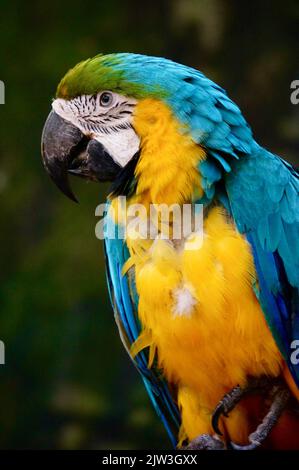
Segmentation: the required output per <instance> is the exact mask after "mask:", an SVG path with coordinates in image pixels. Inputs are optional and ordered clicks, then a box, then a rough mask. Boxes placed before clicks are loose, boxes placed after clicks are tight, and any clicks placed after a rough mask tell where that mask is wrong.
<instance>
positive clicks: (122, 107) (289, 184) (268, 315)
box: [42, 53, 299, 450]
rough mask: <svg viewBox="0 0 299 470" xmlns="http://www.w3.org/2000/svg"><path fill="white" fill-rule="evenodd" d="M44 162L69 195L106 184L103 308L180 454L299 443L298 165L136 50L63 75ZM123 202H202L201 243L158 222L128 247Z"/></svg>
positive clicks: (201, 78)
mask: <svg viewBox="0 0 299 470" xmlns="http://www.w3.org/2000/svg"><path fill="white" fill-rule="evenodd" d="M42 158H43V163H44V166H45V168H46V170H47V172H48V173H49V175H50V176H51V178H52V179H53V180H54V182H55V183H56V185H57V186H58V188H60V190H62V191H63V193H65V195H67V196H69V197H70V198H71V199H73V200H76V198H75V196H74V194H73V192H72V190H71V186H70V183H69V175H75V176H79V177H82V178H86V179H89V180H93V181H96V182H100V181H111V182H112V186H111V191H110V194H109V195H108V198H107V206H106V216H105V219H106V220H105V224H106V225H105V234H106V235H105V241H104V244H105V253H106V266H107V282H108V286H109V291H110V298H111V302H112V306H113V310H114V315H115V319H116V323H117V326H118V329H119V333H120V337H121V339H122V341H123V343H124V346H125V348H126V350H127V352H128V353H129V355H130V357H131V359H132V361H133V362H134V364H135V365H136V367H137V369H138V371H139V372H140V374H141V376H142V379H143V381H144V384H145V387H146V389H147V392H148V393H149V396H150V398H151V400H152V402H153V404H154V407H155V409H156V411H157V412H158V415H159V417H160V418H161V420H162V422H163V423H164V425H165V427H166V430H167V432H168V434H169V436H170V439H171V441H172V443H173V445H174V446H179V447H180V446H183V447H187V448H189V449H227V448H233V449H241V450H242V449H255V448H257V447H261V448H275V449H285V448H293V449H294V448H295V449H299V413H298V411H299V406H298V400H299V365H298V364H299V354H298V344H299V341H298V340H299V296H298V288H299V243H298V236H299V200H298V192H299V173H298V171H297V170H296V169H295V168H294V167H292V166H291V165H290V164H289V163H288V162H286V161H284V160H283V159H281V158H280V157H278V156H277V155H274V154H273V153H271V152H270V151H268V150H266V149H265V148H263V147H261V146H260V145H259V144H258V143H257V142H256V141H255V139H254V137H253V134H252V131H251V128H250V127H249V125H248V124H247V122H246V120H245V119H244V117H243V115H242V113H241V111H240V109H239V108H238V106H237V105H236V104H235V103H234V102H233V101H232V100H231V99H230V98H229V97H228V95H227V93H226V92H225V90H223V89H222V88H221V87H220V86H218V85H217V84H215V83H214V82H213V81H211V80H210V79H208V78H207V77H206V76H205V75H204V74H203V73H201V72H200V71H198V70H195V69H193V68H190V67H187V66H184V65H181V64H178V63H175V62H173V61H171V60H168V59H164V58H160V57H148V56H144V55H138V54H131V53H117V54H109V55H97V56H96V57H94V58H91V59H88V60H85V61H83V62H80V63H79V64H77V65H76V66H75V67H74V68H72V69H71V70H69V71H68V72H67V73H66V75H65V76H64V77H63V78H62V80H61V82H60V83H59V85H58V88H57V93H56V97H55V99H54V100H53V102H52V110H51V112H50V114H49V116H48V118H47V121H46V123H45V126H44V130H43V135H42ZM119 196H122V197H126V201H127V209H128V208H130V207H131V206H132V205H133V204H139V205H140V204H141V205H143V207H146V208H148V207H149V206H150V205H154V206H155V205H158V204H166V205H168V206H170V205H173V204H178V205H179V207H182V206H183V205H184V204H191V205H192V207H193V206H195V205H197V204H201V207H203V227H202V229H203V235H202V237H201V240H199V238H200V234H199V232H198V231H197V230H193V231H192V230H191V231H190V233H187V234H185V235H184V236H182V237H181V239H180V240H174V239H173V238H172V237H171V236H170V237H169V238H168V239H167V238H165V237H164V236H163V228H162V226H161V224H160V225H159V224H158V226H157V233H156V236H154V237H152V238H149V237H147V238H142V237H133V236H132V233H131V231H130V230H127V231H122V229H123V227H124V213H123V211H122V210H117V209H116V207H115V201H116V200H117V198H118V197H119ZM146 221H148V219H146ZM170 223H171V222H170ZM120 228H121V230H120V233H121V236H120V235H119V231H118V230H119V229H120ZM114 230H115V231H117V234H118V235H117V236H115V237H112V236H108V235H107V234H108V233H110V234H111V233H113V231H114ZM199 241H200V243H197V242H199ZM190 243H191V244H192V243H195V245H194V246H193V249H190ZM187 245H188V247H187Z"/></svg>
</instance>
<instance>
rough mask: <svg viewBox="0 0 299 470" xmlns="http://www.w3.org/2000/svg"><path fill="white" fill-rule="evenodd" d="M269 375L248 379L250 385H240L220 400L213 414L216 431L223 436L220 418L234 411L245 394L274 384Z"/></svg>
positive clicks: (213, 424) (213, 425)
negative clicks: (242, 386)
mask: <svg viewBox="0 0 299 470" xmlns="http://www.w3.org/2000/svg"><path fill="white" fill-rule="evenodd" d="M273 383H274V382H273V381H272V382H271V381H270V380H269V379H268V378H267V377H261V378H259V379H255V378H251V379H250V380H249V381H248V385H247V386H246V387H244V388H241V387H240V386H239V385H237V386H236V387H234V388H232V389H231V390H230V391H229V392H228V393H226V394H225V395H224V396H223V398H222V399H221V400H220V402H219V403H218V405H217V406H216V408H215V410H214V412H213V415H212V427H213V429H214V431H215V432H216V433H217V434H218V435H220V436H222V433H221V431H220V429H219V420H220V418H221V416H225V417H226V418H227V417H228V414H229V412H230V411H232V410H233V409H234V408H235V406H236V405H237V404H238V403H239V402H240V401H241V399H242V398H244V396H246V395H248V394H250V393H254V392H256V391H257V390H259V389H262V390H265V389H267V388H269V386H270V385H273Z"/></svg>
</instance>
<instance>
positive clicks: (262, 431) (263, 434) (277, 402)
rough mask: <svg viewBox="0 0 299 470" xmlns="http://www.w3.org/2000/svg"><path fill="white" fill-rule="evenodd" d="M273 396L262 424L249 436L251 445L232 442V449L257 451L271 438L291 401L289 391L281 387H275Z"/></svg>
mask: <svg viewBox="0 0 299 470" xmlns="http://www.w3.org/2000/svg"><path fill="white" fill-rule="evenodd" d="M271 394H272V397H273V401H272V404H271V406H270V409H269V411H268V413H267V414H266V416H265V417H264V419H263V421H262V422H261V424H259V426H258V427H257V428H256V430H255V431H254V432H253V433H251V434H249V436H248V440H249V444H248V445H244V446H241V445H238V444H235V443H234V442H230V443H229V447H230V448H232V449H234V450H254V449H257V448H258V447H259V446H260V445H261V444H262V443H263V442H264V440H265V439H266V438H267V437H268V436H269V434H270V432H271V431H272V429H273V427H274V426H275V424H276V423H277V421H278V419H279V417H280V416H281V414H282V412H283V411H284V409H285V408H286V406H287V403H288V401H289V399H290V392H289V390H287V389H286V388H285V387H283V386H281V385H276V386H274V387H273V389H272V390H271Z"/></svg>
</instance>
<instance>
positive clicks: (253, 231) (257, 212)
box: [226, 147, 299, 386]
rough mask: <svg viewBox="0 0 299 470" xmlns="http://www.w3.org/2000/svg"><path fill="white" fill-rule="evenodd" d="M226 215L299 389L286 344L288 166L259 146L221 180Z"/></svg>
mask: <svg viewBox="0 0 299 470" xmlns="http://www.w3.org/2000/svg"><path fill="white" fill-rule="evenodd" d="M226 188H227V192H228V197H229V200H230V205H231V209H232V215H233V217H234V220H235V222H236V225H237V226H238V228H239V230H240V232H241V233H244V234H246V236H247V239H248V241H249V242H250V244H251V246H252V250H253V255H254V260H255V265H256V269H257V274H258V280H259V291H260V293H259V299H260V302H261V305H262V307H263V310H264V313H265V316H266V318H267V321H268V324H269V326H270V328H271V330H272V332H273V335H274V337H275V339H276V342H277V344H278V346H279V348H280V351H281V353H282V354H283V356H284V358H285V360H286V362H287V364H288V366H289V369H290V371H291V373H292V375H293V377H294V379H295V381H296V382H297V384H298V386H299V367H298V365H295V364H292V363H291V353H292V349H291V344H292V341H293V340H295V339H299V337H298V333H299V328H298V323H299V308H298V289H299V221H298V214H299V184H298V173H297V172H296V170H294V169H293V168H292V167H291V165H289V164H288V163H286V162H284V161H283V160H281V159H280V158H279V157H277V156H275V155H273V154H271V153H270V152H268V151H266V150H265V149H263V148H261V147H259V148H258V149H257V151H256V152H255V153H254V154H251V155H248V156H246V157H244V158H241V159H240V160H239V161H238V162H235V164H234V168H233V171H232V172H231V173H229V174H227V176H226Z"/></svg>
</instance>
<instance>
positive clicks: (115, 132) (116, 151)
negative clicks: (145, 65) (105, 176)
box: [52, 92, 140, 167]
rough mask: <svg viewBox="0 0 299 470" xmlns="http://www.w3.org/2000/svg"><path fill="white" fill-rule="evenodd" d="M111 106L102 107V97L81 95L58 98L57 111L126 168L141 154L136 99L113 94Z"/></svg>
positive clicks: (98, 95) (56, 102)
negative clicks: (134, 117) (134, 124)
mask: <svg viewBox="0 0 299 470" xmlns="http://www.w3.org/2000/svg"><path fill="white" fill-rule="evenodd" d="M109 93H110V94H111V95H112V96H113V100H112V103H111V105H109V106H103V105H102V104H101V94H102V93H99V94H97V95H80V96H78V97H76V98H73V99H71V100H64V99H62V98H57V99H56V100H54V101H53V103H52V108H53V110H54V111H55V112H56V113H57V114H58V115H59V116H61V117H62V118H63V119H65V120H66V121H69V122H71V123H72V124H74V126H76V127H78V129H80V131H81V132H82V133H83V134H84V135H86V136H88V137H90V138H92V139H95V140H97V141H98V142H100V143H101V144H102V145H103V146H104V147H105V149H106V151H107V152H108V153H109V155H110V156H111V157H112V158H113V160H114V161H115V162H116V163H118V164H119V165H120V166H122V167H123V166H125V165H126V164H127V163H128V162H129V161H130V160H131V158H132V157H133V156H134V155H135V154H136V152H138V150H139V147H140V139H139V137H138V135H137V134H136V132H135V130H134V128H133V126H132V121H133V119H132V113H133V110H134V107H135V105H136V103H137V101H136V100H135V99H134V98H127V97H126V96H123V95H119V94H117V93H111V92H109Z"/></svg>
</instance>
